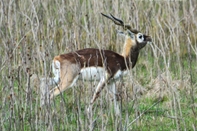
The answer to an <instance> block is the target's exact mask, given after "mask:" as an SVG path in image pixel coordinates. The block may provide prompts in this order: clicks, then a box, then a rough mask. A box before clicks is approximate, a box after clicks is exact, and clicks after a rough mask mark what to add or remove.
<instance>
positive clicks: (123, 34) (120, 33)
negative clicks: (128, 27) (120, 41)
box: [116, 30, 125, 36]
mask: <svg viewBox="0 0 197 131" xmlns="http://www.w3.org/2000/svg"><path fill="white" fill-rule="evenodd" d="M116 33H117V34H118V35H121V36H125V33H124V32H123V31H121V30H116Z"/></svg>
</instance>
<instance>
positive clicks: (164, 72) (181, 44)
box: [0, 0, 197, 131]
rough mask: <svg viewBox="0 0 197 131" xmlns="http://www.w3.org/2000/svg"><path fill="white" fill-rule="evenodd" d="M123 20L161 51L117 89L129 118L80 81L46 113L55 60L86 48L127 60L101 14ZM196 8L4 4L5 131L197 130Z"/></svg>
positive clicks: (144, 1) (35, 1)
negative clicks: (44, 88) (43, 83)
mask: <svg viewBox="0 0 197 131" xmlns="http://www.w3.org/2000/svg"><path fill="white" fill-rule="evenodd" d="M101 12H102V13H105V14H110V13H112V14H113V15H114V16H116V17H119V18H121V19H122V20H124V21H125V23H127V24H130V25H131V26H132V27H133V28H136V29H138V30H140V31H141V32H142V33H145V34H148V35H150V36H152V39H153V43H152V44H148V45H147V46H146V47H145V48H144V49H142V50H141V52H140V56H139V59H138V63H137V65H136V67H135V68H134V69H133V70H132V71H131V73H130V74H129V75H128V76H125V77H124V80H123V81H119V82H117V85H116V86H117V89H118V90H119V96H120V97H119V103H120V104H121V114H120V115H115V113H114V110H113V101H112V99H111V98H110V96H109V94H108V91H107V90H104V91H103V92H102V94H101V97H100V98H99V99H98V100H97V101H96V104H95V107H94V110H93V112H92V115H88V113H87V112H86V110H87V107H88V103H89V101H90V99H91V96H92V92H93V91H94V85H95V84H96V83H94V82H84V81H78V84H77V86H76V87H74V88H72V89H69V90H67V91H66V92H65V93H64V94H63V97H62V96H58V97H56V98H55V99H54V101H52V104H51V105H49V106H42V107H41V106H40V90H41V89H40V85H39V82H40V78H43V77H44V78H46V77H49V76H50V77H52V76H53V75H52V73H51V60H52V59H53V57H54V56H56V55H58V54H61V53H67V52H70V51H74V50H78V49H83V48H89V47H94V48H103V49H110V50H113V51H115V52H118V53H121V49H122V46H123V43H124V38H122V37H121V36H118V35H116V30H117V29H121V28H120V27H117V26H116V25H115V24H114V23H113V22H111V21H110V20H108V19H106V18H104V17H102V15H101V14H100V13H101ZM196 36H197V1H196V0H130V1H128V0H113V1H112V0H91V1H90V0H1V1H0V55H1V56H0V130H1V131H8V130H12V131H19V130H25V131H28V130H42V131H43V130H54V131H56V130H65V131H71V130H74V131H76V130H78V131H80V130H83V131H86V130H96V131H100V130H111V131H114V130H125V131H126V130H142V131H143V130H144V131H145V130H157V131H160V130H165V131H167V130H190V131H191V130H197V66H196V65H197V37H196Z"/></svg>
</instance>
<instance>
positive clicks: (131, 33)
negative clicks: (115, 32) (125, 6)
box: [127, 30, 135, 39]
mask: <svg viewBox="0 0 197 131" xmlns="http://www.w3.org/2000/svg"><path fill="white" fill-rule="evenodd" d="M127 35H128V36H130V37H131V38H132V39H134V38H135V34H134V33H133V32H131V31H130V30H127Z"/></svg>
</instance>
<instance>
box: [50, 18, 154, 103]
mask: <svg viewBox="0 0 197 131" xmlns="http://www.w3.org/2000/svg"><path fill="white" fill-rule="evenodd" d="M102 15H103V16H105V17H107V18H109V19H111V20H112V21H113V22H114V23H115V24H117V25H120V26H122V27H123V28H124V29H127V31H126V34H125V43H124V45H123V51H122V54H118V53H116V52H113V51H110V50H103V49H95V48H87V49H82V50H77V51H75V52H71V53H67V54H62V55H58V56H55V58H54V60H53V62H52V69H53V73H54V75H55V77H54V78H53V80H54V81H55V83H59V85H58V86H57V87H55V88H54V89H52V90H51V91H50V98H53V97H55V96H57V95H58V94H60V93H61V92H63V91H65V90H66V89H68V88H69V87H72V86H73V85H74V83H75V82H76V81H77V79H83V80H95V79H96V80H98V81H99V83H98V85H97V87H96V89H95V92H94V94H93V97H92V99H91V101H90V105H92V104H93V103H94V101H95V100H96V98H97V97H98V96H99V94H100V92H101V91H102V89H103V87H104V86H105V85H106V84H108V85H113V86H112V87H113V91H114V96H115V89H114V88H115V85H114V82H115V81H116V80H117V79H118V78H120V77H121V76H123V75H124V74H126V73H127V71H128V69H130V68H133V67H134V66H135V64H136V62H137V59H138V54H139V51H140V49H142V48H143V47H144V46H145V45H146V44H147V42H151V37H150V36H147V35H144V34H142V33H140V32H138V31H137V30H132V29H131V27H130V26H129V25H124V23H123V21H122V20H119V19H117V18H115V17H114V16H113V15H111V16H107V15H104V14H102Z"/></svg>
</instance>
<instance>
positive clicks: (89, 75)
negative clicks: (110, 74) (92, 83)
mask: <svg viewBox="0 0 197 131" xmlns="http://www.w3.org/2000/svg"><path fill="white" fill-rule="evenodd" d="M106 73H107V72H106V70H105V69H104V68H102V67H87V68H82V69H81V71H80V76H79V79H81V80H100V79H101V78H102V77H103V76H104V75H106Z"/></svg>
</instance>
